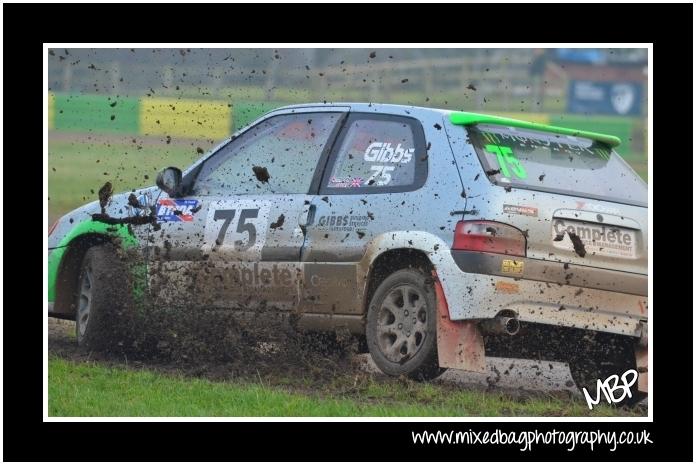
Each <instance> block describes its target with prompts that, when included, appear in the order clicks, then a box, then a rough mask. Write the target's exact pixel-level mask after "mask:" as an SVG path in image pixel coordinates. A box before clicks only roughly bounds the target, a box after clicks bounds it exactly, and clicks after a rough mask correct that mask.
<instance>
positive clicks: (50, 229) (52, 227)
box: [48, 219, 60, 236]
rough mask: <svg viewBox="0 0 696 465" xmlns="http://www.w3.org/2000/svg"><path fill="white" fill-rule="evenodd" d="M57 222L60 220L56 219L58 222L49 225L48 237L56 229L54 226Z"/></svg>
mask: <svg viewBox="0 0 696 465" xmlns="http://www.w3.org/2000/svg"><path fill="white" fill-rule="evenodd" d="M58 221H60V220H59V219H58V220H56V221H54V222H53V224H52V225H51V227H50V228H48V235H49V236H50V235H51V233H53V231H54V230H55V229H56V226H58Z"/></svg>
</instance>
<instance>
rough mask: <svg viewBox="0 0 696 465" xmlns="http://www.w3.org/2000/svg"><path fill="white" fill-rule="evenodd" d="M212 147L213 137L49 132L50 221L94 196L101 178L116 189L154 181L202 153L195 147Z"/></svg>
mask: <svg viewBox="0 0 696 465" xmlns="http://www.w3.org/2000/svg"><path fill="white" fill-rule="evenodd" d="M88 137H90V138H91V140H90V139H88ZM134 141H135V142H134ZM213 145H214V142H212V141H182V140H179V141H172V142H170V143H169V144H167V142H166V140H165V139H164V138H162V139H161V140H160V139H159V138H143V137H140V136H133V137H130V136H128V137H125V136H93V135H91V136H88V135H85V134H76V135H63V134H60V135H59V134H55V133H53V134H51V135H50V136H49V143H48V216H49V221H51V222H52V221H54V220H56V219H58V218H59V217H60V216H61V215H63V214H65V213H66V212H68V211H70V210H72V209H74V208H76V207H79V206H80V205H83V204H85V203H88V202H91V201H93V200H97V195H96V192H98V190H99V188H100V187H101V186H103V185H104V183H105V182H106V181H111V183H112V184H113V186H114V191H115V192H123V191H127V190H131V189H135V188H138V187H145V186H151V185H154V184H155V179H156V175H157V173H158V172H159V171H160V170H161V169H162V168H164V167H166V166H177V167H179V168H182V169H183V168H186V167H187V166H189V165H190V164H191V163H192V162H193V161H194V160H196V159H197V158H198V157H200V156H201V155H200V154H199V153H198V149H199V148H200V149H202V150H205V151H207V150H208V149H210V148H211V147H213Z"/></svg>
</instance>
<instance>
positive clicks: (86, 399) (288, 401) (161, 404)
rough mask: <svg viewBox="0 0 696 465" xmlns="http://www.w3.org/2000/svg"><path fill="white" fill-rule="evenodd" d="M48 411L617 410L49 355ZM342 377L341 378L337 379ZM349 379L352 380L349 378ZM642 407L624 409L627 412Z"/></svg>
mask: <svg viewBox="0 0 696 465" xmlns="http://www.w3.org/2000/svg"><path fill="white" fill-rule="evenodd" d="M48 370H49V376H48V410H49V415H50V416H80V417H81V416H177V417H190V416H226V417H237V416H241V417H245V416H313V417H316V416H326V417H342V416H351V417H352V416H370V417H382V416H384V417H392V416H589V415H591V416H615V415H617V410H615V409H613V408H611V407H609V406H606V405H600V406H598V407H595V409H594V410H592V411H589V410H588V408H587V405H586V404H585V403H584V401H583V400H582V399H571V400H568V399H558V398H554V397H551V396H538V397H530V398H528V399H519V398H517V399H516V398H513V397H511V396H509V395H507V394H504V393H496V392H493V393H491V392H488V393H487V392H483V391H479V390H465V389H458V388H457V389H455V388H453V387H452V386H447V385H440V384H432V383H412V382H409V383H404V382H402V381H398V380H378V379H374V378H370V379H369V380H368V381H366V382H365V384H364V385H362V386H361V387H360V389H358V390H357V391H355V392H352V393H351V394H341V391H340V390H334V388H335V386H327V389H326V392H315V391H314V392H313V391H311V390H310V391H304V392H303V391H302V390H299V389H298V381H297V380H294V381H293V380H287V381H286V383H287V384H286V385H283V383H274V384H273V385H269V384H268V382H263V381H262V380H260V381H259V382H258V383H255V382H249V381H240V382H229V381H228V382H213V381H209V380H206V379H200V378H184V377H181V376H176V375H165V374H162V373H157V372H154V371H147V370H133V369H127V368H124V367H115V366H105V365H100V364H98V363H95V362H73V361H68V360H64V359H61V358H57V357H53V356H52V357H51V358H49V364H48ZM344 381H347V380H343V379H341V378H338V379H336V380H335V381H334V384H336V383H337V384H341V383H343V382H344ZM347 384H348V386H350V385H352V383H350V382H348V383H347ZM627 414H628V415H640V414H641V412H640V411H625V410H624V411H621V415H627Z"/></svg>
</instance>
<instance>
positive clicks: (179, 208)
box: [157, 199, 198, 222]
mask: <svg viewBox="0 0 696 465" xmlns="http://www.w3.org/2000/svg"><path fill="white" fill-rule="evenodd" d="M197 206H198V200H195V199H159V200H158V201H157V221H160V222H165V221H193V212H192V211H191V210H193V209H195V208H196V207H197Z"/></svg>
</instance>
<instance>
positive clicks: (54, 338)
mask: <svg viewBox="0 0 696 465" xmlns="http://www.w3.org/2000/svg"><path fill="white" fill-rule="evenodd" d="M48 320H49V324H48V340H49V341H48V342H49V344H48V347H49V355H52V356H57V357H60V358H63V359H68V360H73V361H97V362H99V363H102V364H106V365H110V366H118V367H128V368H131V369H148V370H153V371H156V372H160V373H164V374H176V375H183V376H186V377H200V378H206V379H210V380H214V381H231V380H236V381H248V382H259V381H261V382H262V383H263V384H265V385H271V386H272V385H278V386H282V387H283V388H284V389H290V390H291V391H294V392H302V393H307V394H319V395H322V396H331V395H342V396H345V395H348V396H350V395H351V392H356V393H357V392H359V390H360V385H364V384H366V383H367V382H370V381H377V382H380V381H384V382H389V381H391V380H390V378H388V377H387V376H385V375H383V374H382V373H381V372H379V370H378V369H377V368H376V366H375V365H374V363H373V362H372V360H371V358H370V357H369V355H367V354H360V353H357V352H358V351H357V350H355V349H356V348H355V347H353V348H352V349H351V347H350V344H348V346H349V347H348V349H345V348H344V349H342V350H338V351H335V350H328V349H327V347H326V344H325V341H322V342H317V341H316V340H314V339H312V340H310V341H306V340H303V341H300V343H309V344H310V345H312V344H314V345H316V346H315V347H313V348H310V349H307V348H306V347H305V348H304V349H303V350H302V351H301V352H297V351H296V349H297V347H295V343H294V342H287V341H286V342H280V343H279V342H277V341H276V342H270V343H269V342H263V341H257V343H256V347H255V348H248V350H246V351H242V352H240V353H239V354H240V355H242V356H243V357H244V358H245V359H242V360H236V361H233V360H227V361H223V360H219V359H218V360H214V359H211V358H208V357H202V359H203V360H200V359H199V360H186V359H185V358H182V357H171V356H166V352H162V353H159V355H155V354H152V353H151V354H148V355H145V356H135V355H134V354H133V353H130V355H129V354H128V353H126V352H123V351H110V352H108V353H106V352H101V351H96V350H89V349H85V348H81V347H78V345H77V342H76V339H75V328H74V322H72V321H66V320H58V319H54V318H49V319H48ZM488 370H489V372H488V373H486V374H473V373H467V372H463V371H459V370H451V369H450V370H448V371H446V372H445V373H444V374H443V375H442V376H440V377H439V378H437V379H436V380H434V381H431V382H432V383H435V384H437V385H439V386H440V387H442V388H443V389H453V390H460V389H462V388H465V389H474V390H482V391H486V392H498V393H504V394H506V395H508V396H511V397H512V398H519V399H520V400H522V399H529V398H531V397H540V398H549V397H553V398H557V399H559V398H560V399H568V398H570V397H579V396H580V395H581V394H580V392H579V391H578V390H577V388H576V387H575V384H574V383H573V381H572V379H571V377H570V372H569V370H568V367H567V366H566V365H565V364H563V363H558V362H544V361H535V360H520V359H509V358H496V357H489V362H488ZM400 381H402V382H403V383H405V384H409V383H414V381H411V380H408V379H403V380H400ZM637 408H644V409H645V410H646V413H647V407H646V406H644V407H637Z"/></svg>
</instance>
